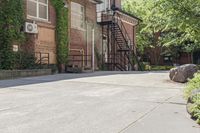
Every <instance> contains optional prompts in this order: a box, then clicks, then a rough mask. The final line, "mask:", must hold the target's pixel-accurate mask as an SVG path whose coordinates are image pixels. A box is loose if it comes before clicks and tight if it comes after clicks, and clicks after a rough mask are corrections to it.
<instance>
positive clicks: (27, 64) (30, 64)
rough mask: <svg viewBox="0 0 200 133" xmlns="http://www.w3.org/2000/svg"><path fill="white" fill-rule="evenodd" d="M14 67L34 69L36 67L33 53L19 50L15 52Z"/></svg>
mask: <svg viewBox="0 0 200 133" xmlns="http://www.w3.org/2000/svg"><path fill="white" fill-rule="evenodd" d="M15 57H16V58H15V61H14V64H15V69H20V70H23V69H35V68H37V64H36V63H35V62H36V58H35V54H34V53H28V52H26V51H24V52H23V51H20V52H16V53H15Z"/></svg>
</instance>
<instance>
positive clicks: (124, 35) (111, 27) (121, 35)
mask: <svg viewBox="0 0 200 133" xmlns="http://www.w3.org/2000/svg"><path fill="white" fill-rule="evenodd" d="M100 17H101V18H100V19H98V20H100V22H99V24H101V25H102V31H103V35H105V36H106V38H107V40H108V42H107V47H108V48H107V49H108V50H107V51H108V53H107V59H106V61H105V62H104V64H105V66H106V68H107V70H111V71H113V70H119V71H129V70H134V65H135V64H134V61H133V60H134V59H135V60H136V62H135V63H137V62H138V60H137V56H136V55H135V53H134V48H133V42H132V40H131V39H130V37H129V34H128V32H127V30H126V28H125V25H124V23H123V21H122V20H123V19H122V18H121V16H120V15H119V14H118V13H117V12H115V11H107V12H103V13H101V16H100ZM137 64H138V63H137Z"/></svg>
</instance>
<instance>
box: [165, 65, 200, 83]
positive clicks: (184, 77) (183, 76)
mask: <svg viewBox="0 0 200 133" xmlns="http://www.w3.org/2000/svg"><path fill="white" fill-rule="evenodd" d="M197 71H198V67H197V66H196V65H194V64H186V65H182V66H179V67H176V68H172V69H171V70H170V74H169V77H170V79H171V80H173V81H175V82H179V83H185V82H187V81H188V79H191V78H193V76H194V74H195V73H196V72H197Z"/></svg>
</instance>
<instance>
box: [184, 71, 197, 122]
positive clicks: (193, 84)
mask: <svg viewBox="0 0 200 133" xmlns="http://www.w3.org/2000/svg"><path fill="white" fill-rule="evenodd" d="M197 89H200V73H197V74H195V77H194V78H193V79H191V80H190V81H189V82H188V84H187V87H186V88H185V90H184V95H185V98H186V99H189V98H190V102H191V105H190V106H189V108H188V111H189V112H190V114H191V115H192V117H193V118H195V119H197V122H198V123H199V124H200V94H196V95H193V94H192V91H194V90H197Z"/></svg>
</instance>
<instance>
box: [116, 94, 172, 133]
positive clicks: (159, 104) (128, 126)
mask: <svg viewBox="0 0 200 133" xmlns="http://www.w3.org/2000/svg"><path fill="white" fill-rule="evenodd" d="M174 97H175V96H172V97H169V98H167V99H165V100H164V102H160V103H159V102H158V105H156V106H155V107H153V108H152V109H151V110H149V111H148V112H146V113H145V114H143V115H142V116H140V117H139V118H138V119H137V120H135V121H133V122H132V123H130V124H128V125H127V126H126V127H125V128H123V129H122V130H120V131H119V132H118V133H123V132H124V131H126V130H127V129H129V128H130V127H132V126H134V124H136V123H137V122H138V121H139V120H141V119H143V118H144V117H146V116H147V115H149V114H150V113H152V112H153V111H154V110H156V109H157V108H158V107H159V106H161V105H163V104H164V103H167V101H169V100H170V99H172V98H174Z"/></svg>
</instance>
